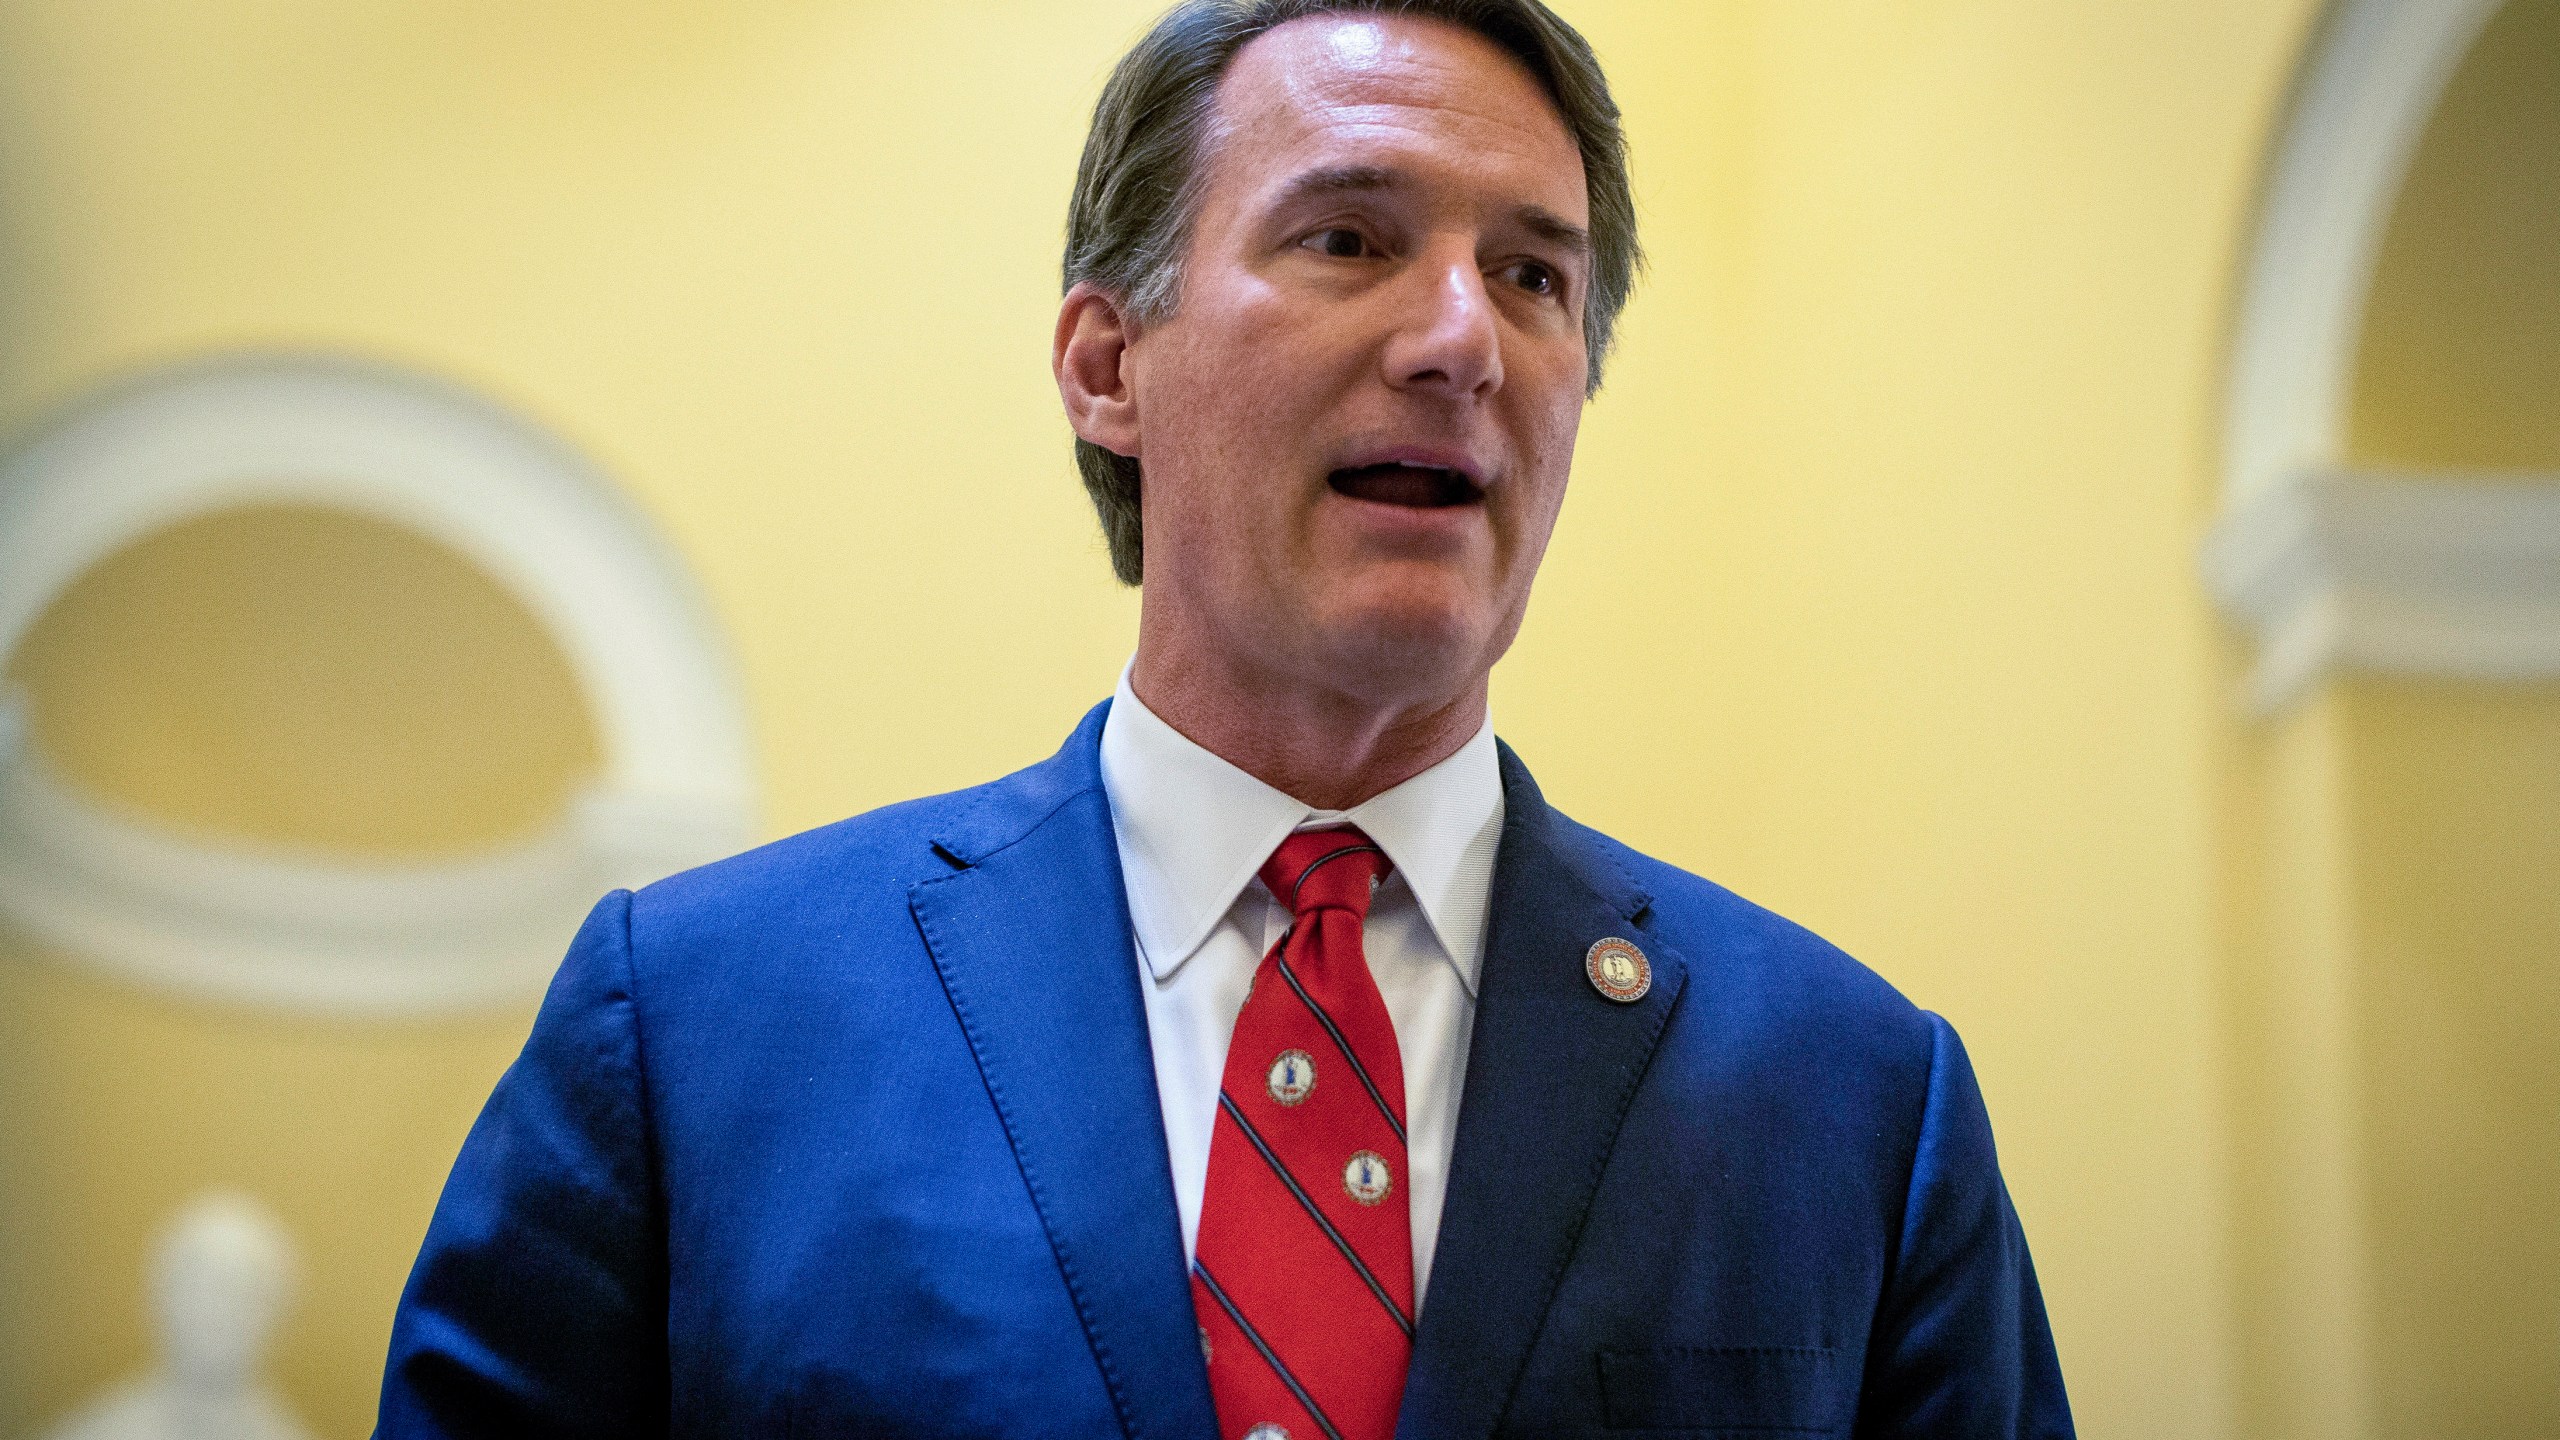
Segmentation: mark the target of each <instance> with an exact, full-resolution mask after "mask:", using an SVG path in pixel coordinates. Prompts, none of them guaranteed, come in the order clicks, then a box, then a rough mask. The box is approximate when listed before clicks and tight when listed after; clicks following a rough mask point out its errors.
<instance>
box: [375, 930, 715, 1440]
mask: <svg viewBox="0 0 2560 1440" xmlns="http://www.w3.org/2000/svg"><path fill="white" fill-rule="evenodd" d="M640 1044H641V1037H640V1033H639V1019H638V1015H637V1007H636V1004H635V1001H634V997H633V984H632V964H631V895H630V893H629V892H628V891H620V890H617V891H615V892H614V893H613V894H611V895H608V896H606V897H605V898H604V900H603V901H602V902H600V903H599V904H598V905H597V906H596V908H595V910H594V912H593V913H592V914H590V915H589V916H588V917H587V923H586V924H585V926H584V927H582V928H581V929H580V930H579V932H578V938H577V939H576V940H575V941H574V942H573V943H572V944H571V945H570V948H569V955H568V958H567V959H566V960H565V961H563V962H562V964H561V966H560V971H559V974H558V975H557V977H555V978H554V979H553V981H552V983H551V990H550V993H549V995H548V996H546V997H545V998H544V1000H543V1003H542V1009H541V1012H540V1014H539V1015H537V1016H536V1017H535V1020H534V1023H533V1034H532V1036H531V1037H530V1038H529V1039H528V1040H526V1042H525V1047H524V1053H523V1054H521V1055H520V1056H518V1057H517V1059H516V1061H515V1063H514V1064H513V1065H512V1066H510V1067H509V1068H508V1070H507V1073H506V1075H505V1077H504V1078H503V1079H501V1080H500V1081H499V1082H498V1088H497V1090H496V1091H495V1092H494V1093H493V1094H492V1095H491V1096H490V1097H489V1103H488V1105H487V1107H486V1108H484V1109H483V1110H482V1111H481V1113H480V1118H479V1121H478V1122H477V1123H476V1124H474V1125H473V1126H472V1128H471V1134H470V1137H469V1138H468V1139H467V1140H465V1141H464V1142H463V1146H462V1153H461V1156H460V1158H458V1159H457V1160H455V1162H454V1166H453V1174H452V1177H451V1178H450V1179H448V1180H447V1181H446V1182H445V1188H444V1196H443V1198H442V1199H441V1200H439V1201H438V1202H437V1205H436V1212H435V1218H434V1220H433V1222H432V1223H430V1224H429V1226H428V1228H427V1237H426V1242H425V1244H424V1245H423V1246H422V1247H421V1248H420V1250H419V1252H418V1262H417V1265H416V1267H415V1268H414V1269H412V1270H411V1272H410V1275H409V1285H408V1289H407V1291H406V1292H405V1293H404V1294H403V1295H402V1296H401V1299H400V1309H399V1313H398V1315H397V1316H396V1317H395V1318H394V1320H393V1322H392V1327H391V1354H390V1359H389V1362H388V1364H387V1366H386V1367H385V1371H384V1375H383V1382H382V1410H381V1418H380V1422H379V1428H378V1429H377V1431H376V1434H377V1435H379V1436H384V1437H398V1440H405V1437H411V1436H481V1435H493V1436H494V1435H506V1436H526V1437H548V1436H586V1435H596V1436H603V1435H614V1436H641V1435H662V1434H664V1433H665V1432H666V1428H667V1350H666V1294H667V1276H666V1244H665V1239H664V1233H665V1232H664V1223H663V1219H662V1215H663V1211H662V1206H661V1198H660V1195H659V1192H658V1186H657V1180H656V1168H657V1167H656V1162H655V1156H654V1154H653V1152H652V1146H651V1140H650V1130H649V1118H648V1096H647V1091H646V1087H645V1085H644V1082H643V1073H642V1069H641V1052H640Z"/></svg>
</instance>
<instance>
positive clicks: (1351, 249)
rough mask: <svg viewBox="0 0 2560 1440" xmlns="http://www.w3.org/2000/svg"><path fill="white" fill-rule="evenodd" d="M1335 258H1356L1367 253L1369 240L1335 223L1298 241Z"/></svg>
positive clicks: (1355, 231)
mask: <svg viewBox="0 0 2560 1440" xmlns="http://www.w3.org/2000/svg"><path fill="white" fill-rule="evenodd" d="M1298 243H1299V244H1301V245H1307V246H1312V247H1313V248H1314V249H1316V250H1317V251H1319V252H1321V253H1322V254H1325V255H1328V256H1331V257H1332V258H1334V259H1336V260H1357V259H1359V258H1360V257H1361V256H1363V255H1366V254H1368V253H1369V240H1368V237H1367V236H1364V235H1362V234H1361V233H1360V232H1359V231H1357V230H1350V229H1346V228H1344V227H1342V226H1340V225H1335V226H1332V227H1330V228H1327V229H1323V230H1319V231H1317V232H1316V233H1314V234H1313V235H1310V236H1308V237H1307V238H1306V239H1304V240H1301V241H1299V242H1298Z"/></svg>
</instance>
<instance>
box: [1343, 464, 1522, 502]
mask: <svg viewBox="0 0 2560 1440" xmlns="http://www.w3.org/2000/svg"><path fill="white" fill-rule="evenodd" d="M1325 482H1326V483H1327V484H1329V485H1331V486H1332V487H1333V490H1334V493H1335V494H1337V495H1348V496H1350V497H1351V498H1352V499H1354V500H1371V501H1375V502H1377V503H1378V504H1381V505H1402V506H1404V507H1406V508H1407V509H1412V510H1438V509H1441V508H1444V507H1446V506H1450V505H1473V504H1475V503H1477V502H1478V501H1480V500H1482V499H1484V489H1483V487H1481V486H1479V485H1477V484H1476V483H1475V482H1474V481H1473V480H1470V479H1468V478H1467V477H1466V476H1465V475H1464V474H1462V473H1460V472H1458V471H1456V470H1443V469H1440V468H1438V467H1437V466H1432V465H1360V466H1355V467H1353V468H1351V469H1348V470H1336V471H1334V472H1333V473H1332V474H1331V475H1328V476H1326V477H1325Z"/></svg>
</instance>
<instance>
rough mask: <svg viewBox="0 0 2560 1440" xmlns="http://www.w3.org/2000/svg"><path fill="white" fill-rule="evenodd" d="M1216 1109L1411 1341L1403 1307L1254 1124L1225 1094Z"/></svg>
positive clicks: (1410, 1328) (1411, 1325)
mask: <svg viewBox="0 0 2560 1440" xmlns="http://www.w3.org/2000/svg"><path fill="white" fill-rule="evenodd" d="M1218 1105H1219V1107H1220V1108H1221V1109H1223V1110H1225V1111H1226V1112H1227V1118H1228V1119H1230V1120H1233V1121H1234V1122H1236V1127H1237V1128H1238V1129H1240V1130H1242V1131H1244V1138H1246V1139H1247V1140H1250V1141H1252V1142H1253V1148H1254V1149H1255V1150H1257V1151H1259V1152H1261V1155H1262V1158H1263V1160H1264V1161H1265V1162H1266V1163H1268V1164H1269V1165H1270V1166H1271V1173H1272V1174H1274V1175H1277V1176H1279V1177H1280V1183H1281V1184H1283V1185H1286V1186H1288V1187H1289V1193H1290V1194H1292V1195H1295V1196H1296V1197H1298V1205H1299V1207H1300V1208H1302V1209H1304V1210H1305V1211H1306V1212H1307V1215H1308V1217H1309V1218H1310V1219H1312V1220H1314V1221H1315V1222H1316V1225H1317V1227H1318V1228H1320V1229H1322V1230H1323V1231H1324V1235H1325V1238H1326V1239H1328V1240H1330V1241H1332V1242H1333V1248H1334V1249H1336V1250H1339V1251H1341V1252H1342V1258H1343V1259H1344V1260H1347V1261H1349V1262H1350V1264H1351V1268H1352V1269H1353V1270H1354V1271H1356V1272H1358V1274H1359V1276H1360V1283H1361V1284H1363V1285H1366V1286H1368V1287H1369V1293H1370V1294H1372V1295H1375V1296H1377V1297H1378V1303H1379V1304H1381V1305H1384V1306H1386V1307H1387V1316H1388V1318H1389V1319H1392V1320H1394V1321H1395V1322H1396V1328H1397V1329H1399V1330H1402V1331H1403V1332H1404V1338H1406V1339H1407V1340H1410V1339H1412V1338H1413V1321H1412V1320H1411V1319H1409V1318H1407V1317H1406V1315H1405V1313H1404V1307H1403V1306H1401V1305H1398V1304H1397V1303H1396V1301H1395V1297H1394V1296H1392V1295H1389V1294H1388V1293H1387V1287H1386V1286H1384V1285H1381V1284H1379V1283H1378V1277H1377V1276H1375V1275H1372V1274H1370V1273H1369V1267H1368V1265H1367V1263H1366V1262H1364V1261H1362V1260H1361V1258H1360V1252H1359V1251H1357V1250H1354V1249H1352V1248H1351V1242H1350V1241H1348V1240H1345V1239H1343V1238H1342V1232H1341V1231H1339V1230H1336V1229H1334V1228H1333V1222H1332V1221H1330V1220H1327V1219H1326V1218H1324V1211H1323V1209H1322V1208H1321V1207H1319V1206H1318V1205H1317V1204H1316V1202H1315V1201H1313V1200H1311V1199H1309V1198H1308V1197H1307V1192H1306V1188H1305V1187H1304V1186H1302V1185H1300V1184H1299V1183H1298V1177H1297V1176H1295V1175H1292V1174H1290V1173H1289V1167H1288V1166H1286V1165H1283V1164H1281V1163H1280V1157H1279V1156H1277V1155H1274V1154H1272V1153H1271V1146H1270V1144H1269V1143H1268V1142H1267V1141H1265V1140H1264V1139H1263V1138H1262V1132H1260V1131H1258V1130H1256V1129H1254V1128H1253V1122H1252V1121H1250V1120H1247V1119H1246V1118H1244V1112H1243V1111H1241V1110H1239V1109H1237V1108H1236V1102H1235V1101H1234V1100H1232V1099H1230V1098H1228V1096H1227V1092H1225V1091H1224V1090H1221V1091H1219V1092H1218Z"/></svg>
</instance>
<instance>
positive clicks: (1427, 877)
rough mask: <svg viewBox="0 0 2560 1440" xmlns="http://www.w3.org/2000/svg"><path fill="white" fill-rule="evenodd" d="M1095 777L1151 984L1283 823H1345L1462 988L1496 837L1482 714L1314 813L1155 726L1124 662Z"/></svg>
mask: <svg viewBox="0 0 2560 1440" xmlns="http://www.w3.org/2000/svg"><path fill="white" fill-rule="evenodd" d="M1102 785H1103V789H1104V791H1105V792H1106V793H1107V794H1108V795H1109V796H1110V800H1111V818H1112V825H1113V828H1114V830H1115V831H1116V836H1117V840H1118V845H1119V850H1120V871H1121V877H1122V880H1123V881H1124V883H1125V885H1126V887H1127V889H1128V892H1129V921H1130V925H1131V927H1132V928H1133V929H1134V930H1135V931H1136V932H1137V940H1138V952H1139V955H1140V956H1141V958H1143V959H1144V960H1145V961H1146V965H1147V971H1148V973H1149V974H1151V975H1153V976H1154V977H1155V978H1156V979H1157V980H1158V981H1159V982H1161V981H1164V980H1167V979H1169V978H1171V977H1172V975H1173V973H1174V972H1175V971H1177V970H1179V969H1181V968H1182V966H1183V964H1184V962H1186V961H1188V960H1189V959H1190V958H1191V957H1192V955H1194V954H1195V953H1197V952H1198V951H1199V949H1200V946H1201V943H1202V942H1203V941H1205V940H1207V939H1208V938H1209V932H1210V931H1211V930H1213V929H1215V928H1216V927H1217V924H1218V921H1219V920H1220V919H1221V918H1223V917H1224V916H1225V915H1226V913H1227V911H1228V910H1229V909H1230V908H1232V907H1233V906H1234V905H1235V903H1236V897H1237V896H1239V895H1241V894H1243V893H1244V890H1245V887H1246V886H1248V885H1250V884H1252V883H1253V879H1254V874H1255V872H1256V871H1258V870H1260V869H1261V868H1262V862H1263V861H1265V860H1267V859H1269V858H1270V857H1271V852H1272V851H1273V850H1276V849H1278V848H1279V846H1280V842H1281V841H1282V840H1284V839H1286V838H1288V835H1289V832H1291V831H1292V830H1296V829H1299V828H1300V827H1302V826H1307V825H1311V824H1312V825H1323V824H1335V825H1339V824H1351V825H1357V826H1359V827H1360V829H1361V830H1362V831H1364V832H1366V833H1367V835H1368V836H1369V838H1370V839H1372V840H1374V841H1376V842H1377V844H1378V848H1379V849H1381V850H1384V851H1385V852H1387V859H1388V860H1389V861H1391V862H1393V863H1394V865H1395V868H1396V872H1397V873H1398V874H1399V875H1401V876H1402V877H1403V878H1404V881H1405V884H1406V885H1407V886H1408V887H1409V888H1410V889H1411V890H1412V891H1413V897H1414V900H1415V901H1416V903H1418V904H1419V905H1420V906H1421V908H1422V915H1423V918H1424V920H1425V921H1426V922H1428V923H1429V925H1430V927H1431V932H1432V934H1433V935H1434V936H1435V937H1436V938H1437V939H1438V940H1439V942H1440V948H1441V949H1442V951H1443V952H1445V954H1446V955H1447V957H1448V960H1449V963H1450V964H1451V965H1452V966H1454V967H1455V968H1456V970H1457V972H1458V979H1459V981H1460V982H1461V983H1463V984H1464V985H1465V986H1466V989H1467V994H1468V995H1470V996H1473V995H1474V994H1475V991H1476V977H1477V975H1478V973H1479V972H1480V971H1481V970H1482V969H1483V966H1484V930H1485V912H1486V908H1487V904H1488V901H1489V898H1490V896H1491V894H1492V889H1493V861H1494V852H1495V851H1496V849H1497V848H1499V846H1500V843H1501V839H1502V816H1503V805H1502V774H1501V768H1500V764H1499V762H1498V761H1497V760H1496V759H1495V755H1494V745H1493V722H1492V720H1491V718H1490V717H1488V718H1487V719H1486V721H1485V723H1484V725H1483V726H1482V727H1480V728H1479V729H1478V730H1477V731H1476V733H1475V736H1474V738H1472V739H1470V740H1468V741H1467V743H1466V744H1464V745H1462V746H1460V747H1458V750H1457V752H1456V753H1455V754H1453V755H1450V756H1449V757H1448V758H1447V759H1445V760H1442V761H1441V762H1440V763H1439V764H1437V765H1434V766H1432V767H1431V768H1430V769H1428V770H1425V771H1423V772H1422V773H1421V774H1419V775H1416V776H1414V777H1413V778H1411V779H1409V780H1406V781H1405V782H1403V783H1402V784H1400V785H1397V786H1395V787H1394V788H1393V789H1390V790H1388V791H1386V792H1384V793H1383V794H1379V795H1375V796H1372V797H1371V798H1369V799H1368V800H1365V801H1363V802H1361V803H1360V804H1358V805H1355V806H1353V807H1352V808H1351V809H1350V810H1348V811H1335V810H1318V809H1316V808H1315V807H1314V806H1311V805H1308V804H1305V803H1304V802H1302V801H1298V800H1294V799H1291V798H1290V797H1289V796H1287V795H1285V794H1283V793H1281V792H1280V791H1278V790H1275V789H1273V788H1272V787H1270V786H1269V785H1266V784H1264V783H1263V782H1261V781H1260V780H1257V779H1255V778H1254V777H1253V776H1251V775H1248V774H1246V773H1245V772H1244V771H1242V770H1240V769H1238V768H1236V767H1235V766H1234V765H1231V764H1229V763H1228V762H1227V761H1225V760H1224V759H1221V758H1220V757H1218V756H1217V755H1215V754H1212V753H1211V752H1210V751H1209V750H1208V749H1206V748H1205V747H1203V746H1202V745H1200V744H1199V743H1198V742H1196V741H1194V740H1192V739H1191V737H1189V736H1187V735H1184V734H1183V733H1182V732H1181V731H1179V730H1176V729H1174V728H1173V727H1172V726H1171V725H1168V724H1166V723H1165V722H1164V720H1163V719H1162V718H1160V717H1159V716H1158V715H1157V714H1156V713H1155V712H1154V711H1152V710H1149V709H1148V708H1147V707H1146V705H1145V704H1144V703H1142V702H1141V701H1140V700H1139V699H1138V697H1137V695H1136V693H1135V692H1134V691H1132V690H1131V689H1130V688H1129V671H1128V669H1127V668H1123V669H1122V670H1121V672H1120V686H1119V689H1118V690H1117V691H1115V692H1114V693H1113V695H1112V698H1111V713H1110V714H1109V715H1108V716H1107V717H1105V718H1104V720H1103V723H1102Z"/></svg>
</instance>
